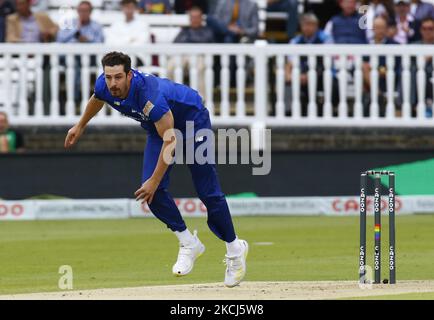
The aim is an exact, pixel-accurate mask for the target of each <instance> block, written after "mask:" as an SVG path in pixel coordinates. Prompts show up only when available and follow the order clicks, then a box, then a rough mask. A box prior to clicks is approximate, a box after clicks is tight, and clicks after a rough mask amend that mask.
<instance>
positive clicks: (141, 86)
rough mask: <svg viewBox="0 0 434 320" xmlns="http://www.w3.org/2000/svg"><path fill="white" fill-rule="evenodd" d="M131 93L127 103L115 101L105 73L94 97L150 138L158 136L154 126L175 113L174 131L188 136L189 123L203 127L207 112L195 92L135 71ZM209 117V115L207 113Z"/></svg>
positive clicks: (121, 100)
mask: <svg viewBox="0 0 434 320" xmlns="http://www.w3.org/2000/svg"><path fill="white" fill-rule="evenodd" d="M132 72H133V78H132V79H131V84H130V90H129V92H128V96H127V98H126V99H120V98H116V97H113V96H112V95H111V93H110V90H109V88H107V85H106V82H105V77H104V73H103V74H101V75H100V76H99V77H98V79H97V80H96V83H95V91H94V94H95V97H96V98H97V99H99V100H102V101H105V102H106V103H107V104H109V105H110V106H111V107H112V108H114V109H115V110H117V111H119V112H120V113H121V114H123V115H124V116H127V117H130V118H132V119H134V120H136V121H138V122H140V124H141V126H142V127H143V128H144V129H146V130H147V131H148V133H149V134H156V135H158V132H157V129H156V128H155V125H154V122H157V121H158V120H160V119H161V117H162V116H163V115H164V114H165V113H166V112H168V111H169V110H171V111H172V114H173V118H174V127H175V128H176V129H179V130H180V131H181V132H182V133H183V134H184V136H185V128H186V121H194V122H195V124H196V123H198V124H199V123H201V122H202V121H204V120H205V113H204V112H202V111H204V110H206V109H205V108H204V106H203V104H202V98H201V96H200V95H199V93H198V92H197V91H196V90H193V89H191V88H190V87H187V86H185V85H182V84H179V83H175V82H173V81H170V80H168V79H162V78H159V77H156V76H154V75H151V74H147V73H141V72H139V71H137V70H132ZM206 114H207V113H206Z"/></svg>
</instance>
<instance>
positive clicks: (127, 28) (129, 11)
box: [104, 0, 151, 46]
mask: <svg viewBox="0 0 434 320" xmlns="http://www.w3.org/2000/svg"><path fill="white" fill-rule="evenodd" d="M121 7H122V11H123V13H124V15H125V20H123V21H115V22H113V24H112V25H111V26H110V27H109V28H108V29H106V32H105V34H104V36H105V39H106V43H107V44H108V45H119V46H122V45H131V44H134V45H144V44H146V43H149V42H150V40H151V37H150V31H149V25H148V24H147V23H146V22H145V21H143V20H140V19H137V18H136V16H135V12H136V11H137V1H136V0H122V2H121Z"/></svg>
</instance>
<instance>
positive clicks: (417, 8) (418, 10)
mask: <svg viewBox="0 0 434 320" xmlns="http://www.w3.org/2000/svg"><path fill="white" fill-rule="evenodd" d="M410 14H411V15H412V16H413V17H414V20H415V25H416V29H415V31H416V33H415V35H414V37H413V39H412V40H413V41H419V40H420V39H421V33H420V32H419V31H420V25H421V23H422V20H424V19H425V18H434V6H433V5H432V4H431V3H427V2H423V1H421V0H411V5H410Z"/></svg>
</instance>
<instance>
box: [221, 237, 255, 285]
mask: <svg viewBox="0 0 434 320" xmlns="http://www.w3.org/2000/svg"><path fill="white" fill-rule="evenodd" d="M239 241H240V242H241V245H242V246H243V252H242V253H241V254H240V255H239V256H234V257H229V256H228V255H226V256H225V260H223V262H224V263H225V264H226V273H225V286H226V287H229V288H232V287H235V286H237V285H238V284H240V282H241V281H242V280H243V278H244V276H245V275H246V269H247V266H246V259H247V254H248V253H249V245H248V243H247V241H246V240H241V239H240V240H239Z"/></svg>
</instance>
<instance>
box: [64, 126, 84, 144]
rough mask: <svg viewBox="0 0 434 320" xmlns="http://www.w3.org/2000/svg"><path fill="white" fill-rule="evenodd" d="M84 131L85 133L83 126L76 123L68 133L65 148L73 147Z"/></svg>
mask: <svg viewBox="0 0 434 320" xmlns="http://www.w3.org/2000/svg"><path fill="white" fill-rule="evenodd" d="M82 133H83V128H81V127H80V126H78V125H75V126H73V127H72V128H71V129H69V130H68V134H67V135H66V138H65V148H70V147H72V146H73V145H74V144H75V143H76V142H77V140H78V139H79V138H80V136H81V134H82Z"/></svg>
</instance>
